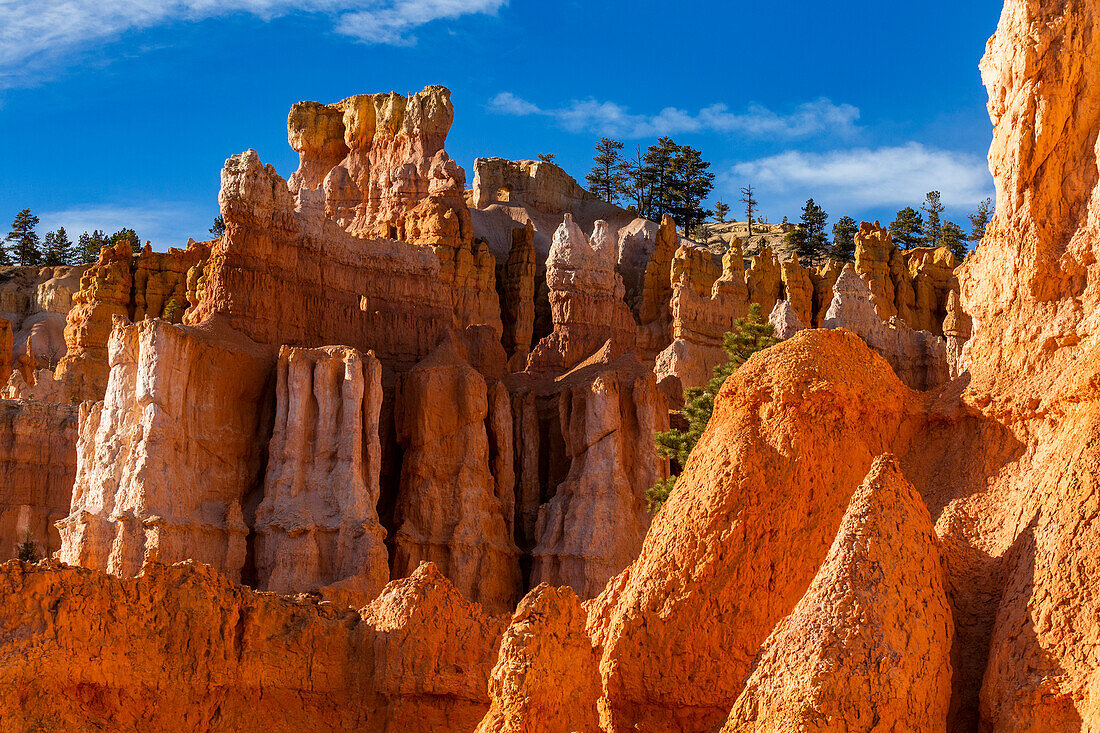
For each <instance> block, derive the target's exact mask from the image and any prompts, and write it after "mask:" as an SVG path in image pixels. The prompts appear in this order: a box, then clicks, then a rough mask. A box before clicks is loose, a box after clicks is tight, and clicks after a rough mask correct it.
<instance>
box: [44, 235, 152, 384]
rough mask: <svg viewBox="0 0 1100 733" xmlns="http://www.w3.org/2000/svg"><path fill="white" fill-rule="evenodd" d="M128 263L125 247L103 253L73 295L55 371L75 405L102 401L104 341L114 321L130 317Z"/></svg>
mask: <svg viewBox="0 0 1100 733" xmlns="http://www.w3.org/2000/svg"><path fill="white" fill-rule="evenodd" d="M132 260H133V250H132V249H131V248H130V244H129V243H128V242H120V243H119V244H118V245H117V246H116V247H114V248H111V247H104V248H103V250H102V251H101V252H100V253H99V261H98V262H96V263H95V264H94V265H92V267H90V268H89V269H88V270H87V271H86V272H85V273H84V275H83V276H82V277H81V278H80V290H79V291H78V292H77V293H76V294H75V295H73V298H72V300H73V309H72V311H70V312H69V316H68V322H67V325H66V326H65V344H66V346H67V353H66V355H65V358H63V359H62V360H61V363H60V364H59V365H58V367H57V378H58V379H59V380H61V381H62V382H65V383H66V384H67V385H68V386H69V391H70V392H71V394H72V395H73V396H74V397H75V398H76V399H78V400H98V399H101V398H102V396H103V392H104V390H105V389H106V388H107V375H108V373H109V371H110V367H109V366H108V361H107V340H108V339H109V338H110V336H111V328H112V327H113V320H114V318H115V316H120V317H122V318H126V319H129V317H130V309H129V306H130V293H131V292H132V290H133V283H134V281H133V270H132V266H131V261H132Z"/></svg>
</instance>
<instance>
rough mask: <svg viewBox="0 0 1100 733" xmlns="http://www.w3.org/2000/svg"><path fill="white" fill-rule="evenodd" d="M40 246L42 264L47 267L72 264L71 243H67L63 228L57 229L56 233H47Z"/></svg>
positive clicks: (67, 236)
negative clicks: (41, 249)
mask: <svg viewBox="0 0 1100 733" xmlns="http://www.w3.org/2000/svg"><path fill="white" fill-rule="evenodd" d="M42 245H43V247H42V248H43V255H42V264H44V265H46V266H47V267H56V266H58V265H71V264H73V243H72V242H70V241H69V235H68V233H67V232H66V231H65V227H58V229H57V231H56V232H47V233H46V236H45V237H44V238H43V239H42Z"/></svg>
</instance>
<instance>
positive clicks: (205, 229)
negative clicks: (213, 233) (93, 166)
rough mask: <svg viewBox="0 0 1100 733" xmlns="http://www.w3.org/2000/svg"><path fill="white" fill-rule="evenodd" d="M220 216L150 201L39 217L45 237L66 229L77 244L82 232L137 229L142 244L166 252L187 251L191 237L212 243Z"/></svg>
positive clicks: (211, 209)
mask: <svg viewBox="0 0 1100 733" xmlns="http://www.w3.org/2000/svg"><path fill="white" fill-rule="evenodd" d="M216 214H217V206H215V205H213V204H212V205H211V206H210V207H209V210H207V209H204V208H202V207H198V206H195V205H193V204H189V203H184V202H174V201H148V202H143V203H142V204H141V205H133V206H130V205H120V204H103V205H98V204H87V205H78V206H72V207H69V208H67V209H62V210H59V211H48V212H46V213H42V214H38V217H39V223H38V232H39V235H40V236H41V235H44V234H45V233H46V232H49V231H54V230H56V229H57V228H58V227H65V231H66V232H67V233H68V235H69V239H71V240H73V241H74V242H75V241H76V239H77V237H79V236H80V235H81V233H82V232H91V231H94V230H96V229H99V230H101V231H103V232H105V233H107V234H113V233H114V232H117V231H118V230H120V229H133V230H134V231H136V232H137V233H138V236H139V237H141V242H142V244H144V243H145V242H146V241H148V242H151V243H152V246H153V249H155V250H157V251H159V252H163V251H164V250H166V249H168V248H169V247H180V248H182V247H185V246H186V245H187V238H188V237H194V238H195V239H196V240H202V239H208V238H209V237H210V234H209V229H210V225H211V223H212V222H213V218H214V216H215V215H216Z"/></svg>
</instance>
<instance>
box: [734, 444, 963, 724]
mask: <svg viewBox="0 0 1100 733" xmlns="http://www.w3.org/2000/svg"><path fill="white" fill-rule="evenodd" d="M952 635H953V634H952V619H951V611H950V609H949V608H948V605H947V598H946V596H945V595H944V588H943V578H942V569H941V568H940V560H939V552H938V550H937V547H936V539H935V535H934V534H933V532H932V520H931V517H929V515H928V509H927V508H926V507H925V505H924V500H923V499H922V498H921V496H920V494H918V493H917V492H916V490H915V489H914V488H913V487H912V485H910V483H909V482H908V481H906V480H905V477H904V476H903V475H902V473H901V470H900V469H899V468H898V465H897V463H896V461H895V460H894V458H893V457H892V456H882V457H880V458H878V459H876V461H875V463H874V465H872V466H871V472H870V473H869V474H868V475H867V478H866V480H865V481H864V482H863V484H862V485H861V486H860V487H859V489H858V490H857V491H856V493H855V495H854V496H853V497H852V501H851V503H850V504H849V505H848V511H847V513H846V514H845V515H844V520H843V521H842V522H841V524H840V531H839V532H837V536H836V539H835V540H833V546H832V548H831V549H830V550H829V555H828V557H826V559H825V562H824V563H823V564H822V566H821V569H820V570H819V571H818V573H817V577H816V578H814V582H813V583H812V584H811V585H810V589H809V590H808V591H807V592H806V595H805V596H803V597H802V600H801V601H799V602H798V606H796V607H795V609H794V611H793V612H792V613H791V615H790V616H788V617H787V618H786V619H784V620H783V621H782V623H780V624H779V626H777V627H776V630H775V631H774V632H772V635H771V637H769V639H768V641H767V642H766V643H765V644H764V651H763V654H762V656H761V658H760V661H759V662H758V663H757V665H756V669H755V670H753V673H752V676H751V677H749V679H748V681H747V682H746V683H745V690H744V692H742V693H741V696H740V697H739V698H737V703H736V704H735V705H734V707H733V711H732V712H731V713H730V717H729V720H728V721H727V723H726V726H725V728H724V729H723V731H724V733H748V732H749V731H756V732H758V733H764V732H765V731H775V732H776V733H780V732H786V731H792V732H793V731H799V732H801V733H810V732H811V731H838V732H840V731H844V732H845V733H857V732H858V731H866V732H867V733H871V731H880V730H911V731H937V730H938V731H946V729H947V708H948V701H949V699H950V697H951V663H950V661H949V659H948V657H949V655H950V651H951V638H952Z"/></svg>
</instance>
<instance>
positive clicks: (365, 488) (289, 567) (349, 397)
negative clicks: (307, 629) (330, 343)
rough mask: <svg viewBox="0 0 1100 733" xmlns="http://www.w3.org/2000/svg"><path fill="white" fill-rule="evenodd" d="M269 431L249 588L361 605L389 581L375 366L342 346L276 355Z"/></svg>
mask: <svg viewBox="0 0 1100 733" xmlns="http://www.w3.org/2000/svg"><path fill="white" fill-rule="evenodd" d="M277 379H278V384H277V387H276V393H275V402H276V408H275V410H276V411H275V426H274V433H273V434H272V436H271V443H270V445H269V447H268V457H267V475H266V476H265V478H264V485H263V501H262V502H260V505H259V507H258V508H257V509H256V519H255V523H254V525H253V527H254V529H255V532H256V582H257V587H258V588H259V589H260V590H272V591H277V592H284V593H287V592H296V591H301V590H306V589H309V590H315V589H322V588H324V587H325V586H330V585H332V584H337V587H336V589H333V590H332V591H330V592H339V593H340V594H342V597H343V598H345V599H347V598H348V597H349V595H350V594H353V593H354V594H355V597H356V598H357V599H358V600H359V601H360V602H358V603H348V605H354V606H356V607H361V606H365V605H367V603H368V602H369V601H370V600H371V599H372V598H374V596H375V595H377V594H378V591H380V590H381V589H382V586H384V585H385V584H386V582H387V581H388V580H389V559H388V556H387V554H386V547H385V545H384V544H383V539H384V538H385V536H386V531H385V530H384V529H383V528H382V525H381V524H379V521H378V511H377V506H378V497H379V477H380V475H381V460H382V449H381V445H380V443H379V437H378V426H379V415H380V413H381V409H382V366H381V365H380V364H379V363H378V360H377V359H375V358H374V357H373V356H372V355H370V354H360V353H359V352H358V351H356V350H354V349H349V348H345V347H328V348H321V349H301V348H292V347H283V348H282V349H281V350H280V352H279V366H278V376H277Z"/></svg>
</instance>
